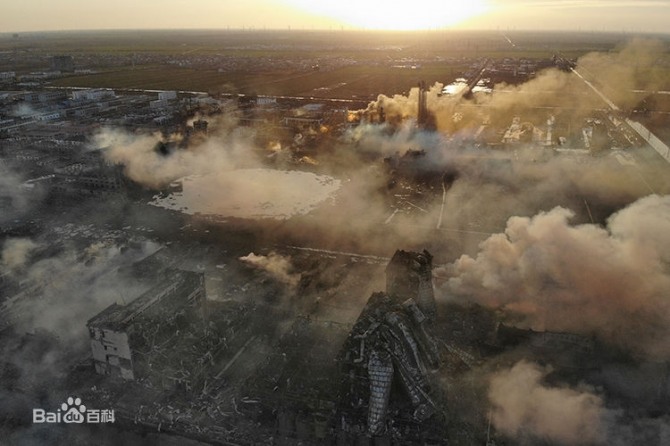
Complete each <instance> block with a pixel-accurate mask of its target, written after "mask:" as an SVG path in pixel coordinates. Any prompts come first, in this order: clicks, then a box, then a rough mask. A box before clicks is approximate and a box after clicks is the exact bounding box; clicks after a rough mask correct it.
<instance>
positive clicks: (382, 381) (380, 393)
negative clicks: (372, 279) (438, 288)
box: [350, 250, 440, 435]
mask: <svg viewBox="0 0 670 446" xmlns="http://www.w3.org/2000/svg"><path fill="white" fill-rule="evenodd" d="M432 259H433V257H432V255H431V254H430V253H429V252H428V251H426V250H424V251H423V252H422V253H416V252H407V251H402V250H398V251H396V253H395V254H394V256H393V258H392V259H391V261H390V263H389V265H388V266H387V268H386V293H374V294H373V295H372V296H371V297H370V299H369V300H368V303H367V305H366V307H365V309H364V310H363V312H362V314H361V316H360V318H359V319H358V321H357V323H356V324H355V326H354V329H353V331H352V333H351V337H350V338H351V339H353V340H354V341H355V342H354V344H353V346H355V347H357V352H356V353H355V355H354V356H355V358H354V359H353V366H354V367H357V368H359V369H360V368H362V369H366V370H367V377H368V379H369V391H370V397H369V402H368V415H367V429H368V433H369V434H371V435H381V434H383V433H384V432H385V431H386V425H387V423H386V418H387V413H388V411H389V402H390V397H391V389H392V385H393V381H394V378H395V377H397V378H398V381H399V382H400V383H401V384H402V387H403V389H404V390H405V392H406V394H407V396H408V397H409V399H410V401H411V403H412V406H413V408H414V412H413V418H414V420H415V421H417V422H421V421H424V420H427V419H428V418H430V417H431V416H432V415H433V414H434V413H435V411H436V407H435V402H434V401H433V398H432V397H431V394H430V387H429V385H428V379H427V373H428V370H436V369H438V368H439V366H440V364H439V353H438V347H437V343H436V341H435V339H434V337H433V334H432V324H433V322H434V321H435V317H436V315H437V309H436V304H435V297H434V294H433V284H432ZM353 346H352V347H353ZM364 373H365V372H364Z"/></svg>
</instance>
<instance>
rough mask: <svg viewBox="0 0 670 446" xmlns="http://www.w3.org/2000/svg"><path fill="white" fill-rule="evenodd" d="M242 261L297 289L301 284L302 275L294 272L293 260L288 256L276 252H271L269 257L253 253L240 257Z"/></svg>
mask: <svg viewBox="0 0 670 446" xmlns="http://www.w3.org/2000/svg"><path fill="white" fill-rule="evenodd" d="M240 260H241V261H242V262H244V263H246V264H248V265H251V266H253V267H254V268H257V269H260V270H263V271H265V272H266V273H267V274H268V275H270V277H272V278H274V279H275V280H277V281H279V282H281V283H283V284H285V285H288V286H290V287H296V286H297V285H298V282H300V274H299V273H295V272H293V265H292V263H291V258H290V257H288V256H283V255H281V254H278V253H276V252H270V253H269V254H268V255H267V256H264V255H256V254H254V253H253V252H252V253H249V255H246V256H244V257H240Z"/></svg>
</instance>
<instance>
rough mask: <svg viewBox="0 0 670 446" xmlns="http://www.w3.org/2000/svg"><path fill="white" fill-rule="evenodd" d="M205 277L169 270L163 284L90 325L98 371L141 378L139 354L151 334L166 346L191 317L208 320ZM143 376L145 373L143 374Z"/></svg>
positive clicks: (114, 307) (111, 309)
mask: <svg viewBox="0 0 670 446" xmlns="http://www.w3.org/2000/svg"><path fill="white" fill-rule="evenodd" d="M204 282H205V279H204V274H202V273H195V272H190V271H179V270H170V269H168V270H166V271H164V272H163V273H162V277H161V280H160V282H159V283H158V284H157V285H156V286H154V287H152V288H151V289H150V290H148V291H147V292H145V293H144V294H142V295H141V296H139V297H138V298H137V299H135V300H133V301H132V302H131V303H129V304H128V305H119V304H112V305H110V306H109V307H107V308H106V309H105V310H103V311H102V312H100V313H99V314H98V315H96V316H95V317H93V318H92V319H90V320H89V321H88V323H87V327H88V330H89V334H90V337H91V352H92V354H93V362H94V364H95V370H96V372H97V373H99V374H102V375H112V376H118V377H121V378H124V379H129V380H132V379H136V378H138V365H137V361H138V358H137V352H138V351H139V350H140V349H142V348H143V346H144V344H146V341H147V335H148V334H152V336H151V343H154V344H155V343H162V342H164V341H165V340H168V339H170V338H171V336H173V335H174V333H175V332H177V331H178V330H179V329H180V327H181V326H182V325H184V323H185V322H184V321H185V320H187V319H189V318H204V301H205V286H204ZM139 374H140V375H141V373H139Z"/></svg>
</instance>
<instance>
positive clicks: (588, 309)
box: [443, 195, 670, 359]
mask: <svg viewBox="0 0 670 446" xmlns="http://www.w3.org/2000/svg"><path fill="white" fill-rule="evenodd" d="M572 215H573V213H572V212H571V211H569V210H567V209H564V208H555V209H553V210H551V211H549V212H541V213H540V214H538V215H536V216H534V217H532V218H527V217H512V218H510V219H509V220H508V222H507V228H506V230H505V232H504V233H502V234H495V235H492V236H491V237H489V238H488V239H487V240H485V241H484V242H483V243H482V244H481V245H480V252H479V253H478V254H477V256H476V257H474V258H473V257H470V256H467V255H463V256H462V257H461V258H459V259H458V260H457V261H456V262H455V263H453V264H452V265H450V266H449V267H448V268H447V270H448V271H447V272H448V273H449V274H450V275H451V277H450V279H449V280H448V281H447V282H446V284H445V286H444V288H443V289H444V291H445V292H446V293H451V294H454V295H456V296H459V298H460V299H462V300H474V301H476V302H479V303H481V304H484V305H487V306H489V307H492V308H500V309H502V310H504V311H505V312H506V313H507V314H508V315H515V316H520V317H522V322H521V325H523V326H527V327H531V328H534V329H538V330H545V329H546V330H551V331H569V332H574V333H581V334H585V335H590V334H595V335H598V336H599V337H600V338H601V339H603V340H605V341H608V342H612V343H614V344H616V345H619V346H622V347H625V348H628V349H629V350H631V351H633V352H638V353H644V354H647V355H650V356H652V357H661V358H666V359H667V358H670V342H668V340H669V339H670V303H669V302H668V300H667V297H666V296H667V295H668V292H670V276H669V275H668V272H667V266H666V265H667V261H668V260H669V258H670V257H669V254H668V252H670V250H669V248H670V237H669V236H668V234H670V196H664V197H661V196H656V195H652V196H649V197H646V198H643V199H640V200H638V201H637V202H635V203H633V204H632V205H630V206H628V207H627V208H625V209H623V210H621V211H620V212H617V213H616V214H614V215H612V216H611V217H610V218H609V220H608V224H607V227H606V228H602V227H600V226H596V225H590V224H588V225H578V226H571V225H570V224H569V219H570V218H571V217H572Z"/></svg>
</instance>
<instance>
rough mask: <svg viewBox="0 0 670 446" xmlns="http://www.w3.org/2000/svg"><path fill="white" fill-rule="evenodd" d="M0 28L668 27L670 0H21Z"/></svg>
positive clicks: (663, 30)
mask: <svg viewBox="0 0 670 446" xmlns="http://www.w3.org/2000/svg"><path fill="white" fill-rule="evenodd" d="M3 9H4V11H3V15H2V17H0V28H1V29H3V30H4V31H5V32H10V33H17V32H37V31H58V30H98V29H99V30H108V29H226V28H254V29H289V28H290V29H376V30H426V29H445V28H455V29H515V30H569V31H572V30H582V31H616V32H622V31H623V32H646V33H667V32H668V28H667V23H666V22H667V17H669V16H670V1H668V0H644V1H636V2H632V1H618V0H617V1H612V0H541V1H530V0H471V1H468V2H461V3H455V4H451V5H449V6H448V7H446V6H445V5H444V4H443V3H441V2H438V1H435V0H415V1H414V2H412V3H411V4H401V3H395V4H394V3H389V2H382V1H379V0H360V1H351V0H342V1H340V2H337V3H325V2H324V3H319V2H308V1H305V0H248V1H247V2H245V3H238V2H232V1H230V0H202V1H200V2H197V3H191V2H185V1H183V0H165V1H163V2H160V3H156V2H150V1H146V0H144V1H130V0H118V1H116V2H114V3H106V4H101V3H91V2H85V1H83V0H63V1H60V2H57V3H56V2H54V3H46V4H45V3H44V2H41V1H38V0H25V1H23V2H20V3H19V2H15V3H9V4H7V5H4V7H3Z"/></svg>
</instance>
